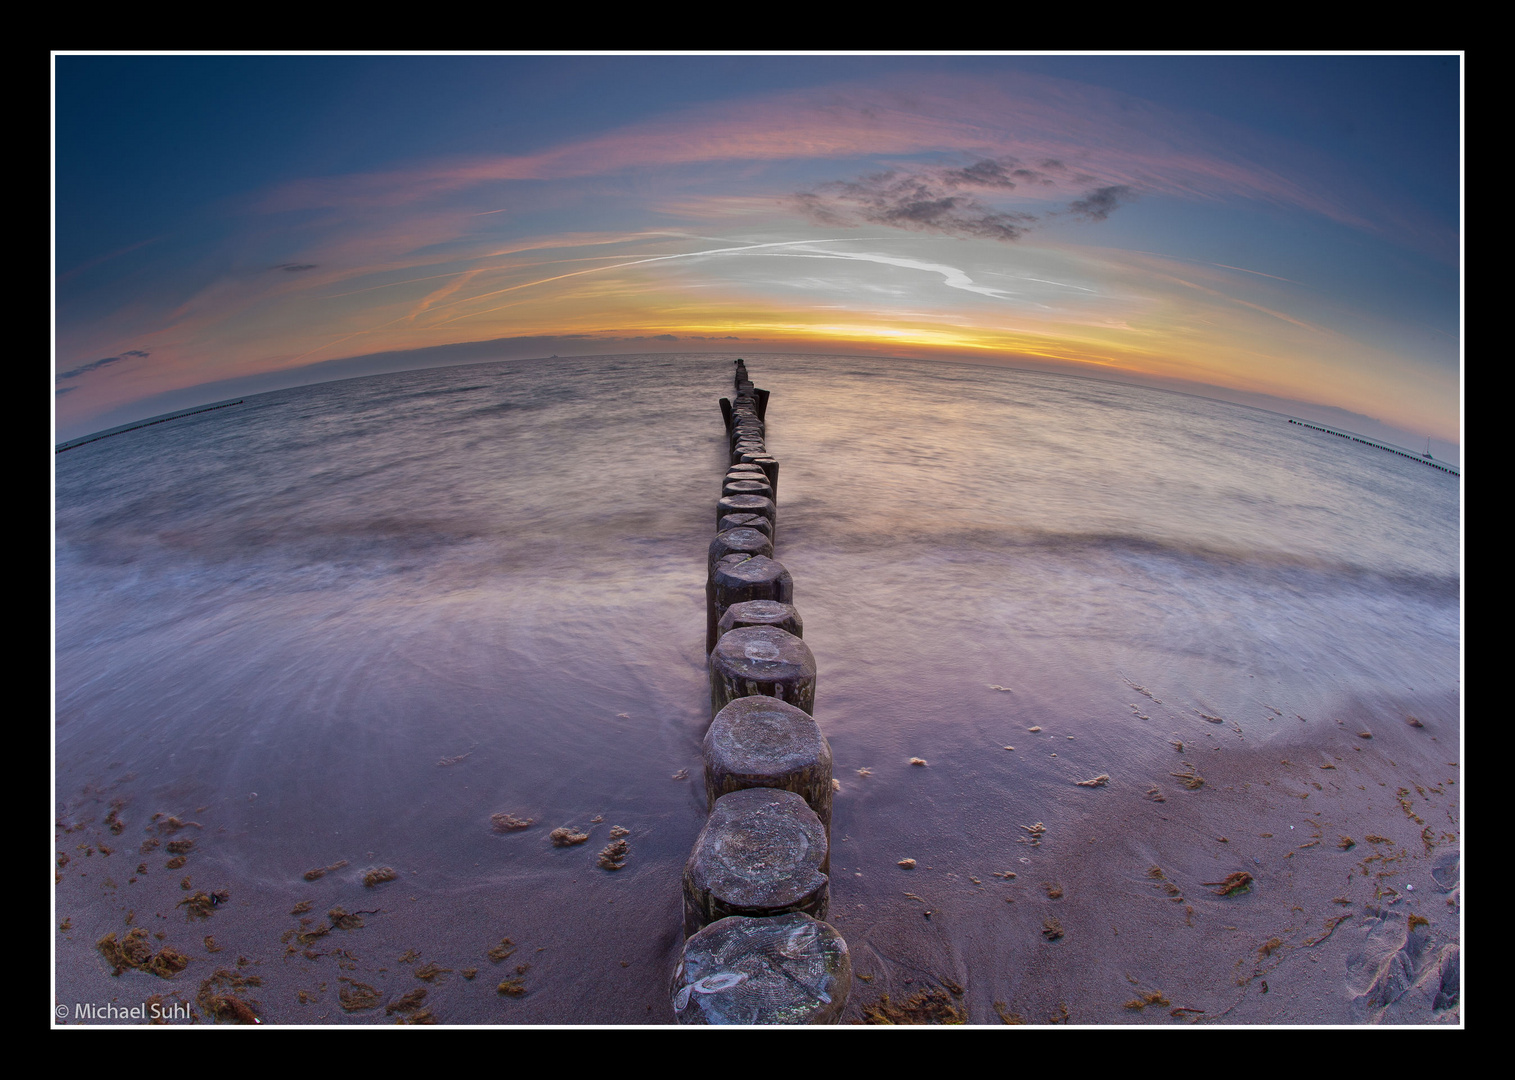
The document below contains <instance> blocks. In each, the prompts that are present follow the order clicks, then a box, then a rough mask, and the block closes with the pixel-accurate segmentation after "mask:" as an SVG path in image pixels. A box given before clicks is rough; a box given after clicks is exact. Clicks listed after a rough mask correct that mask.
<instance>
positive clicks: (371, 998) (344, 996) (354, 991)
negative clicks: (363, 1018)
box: [337, 975, 379, 1012]
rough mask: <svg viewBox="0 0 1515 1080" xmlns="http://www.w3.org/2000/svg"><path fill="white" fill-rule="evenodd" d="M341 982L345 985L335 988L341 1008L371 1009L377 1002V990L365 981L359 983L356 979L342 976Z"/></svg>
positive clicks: (350, 1009)
mask: <svg viewBox="0 0 1515 1080" xmlns="http://www.w3.org/2000/svg"><path fill="white" fill-rule="evenodd" d="M341 981H342V982H345V983H346V984H347V985H346V986H343V987H339V988H338V989H337V998H338V1000H340V1001H341V1002H342V1008H343V1009H344V1010H345V1011H347V1012H362V1011H363V1010H364V1009H372V1008H374V1007H375V1006H377V1005H378V1004H379V992H378V991H377V990H375V989H374V988H373V987H371V986H369V985H368V984H367V983H360V982H358V981H357V980H356V979H349V978H348V977H347V976H345V975H344V976H342V980H341Z"/></svg>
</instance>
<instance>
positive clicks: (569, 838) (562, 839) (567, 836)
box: [548, 828, 589, 847]
mask: <svg viewBox="0 0 1515 1080" xmlns="http://www.w3.org/2000/svg"><path fill="white" fill-rule="evenodd" d="M548 836H549V838H550V839H551V840H552V845H553V847H573V845H575V844H582V843H583V842H584V841H585V840H588V839H589V834H588V833H587V832H574V831H573V830H572V829H570V828H564V829H553V830H552V832H551V833H549V834H548Z"/></svg>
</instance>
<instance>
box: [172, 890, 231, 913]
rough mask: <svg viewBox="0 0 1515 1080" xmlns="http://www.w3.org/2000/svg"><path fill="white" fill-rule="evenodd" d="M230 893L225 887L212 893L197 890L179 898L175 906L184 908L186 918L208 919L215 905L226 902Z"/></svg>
mask: <svg viewBox="0 0 1515 1080" xmlns="http://www.w3.org/2000/svg"><path fill="white" fill-rule="evenodd" d="M230 895H231V894H230V893H228V892H227V891H226V890H225V889H218V890H217V891H215V892H212V893H206V892H197V893H195V895H194V896H191V897H188V898H187V899H184V900H180V901H179V902H178V904H176V905H175V906H176V907H181V908H184V910H185V918H187V919H208V918H210V917H211V914H212V913H213V912H214V911H215V909H216V908H217V906H219V905H221V904H224V903H226V901H227V900H228V899H229V898H230Z"/></svg>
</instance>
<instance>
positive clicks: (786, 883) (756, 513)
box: [670, 360, 852, 1024]
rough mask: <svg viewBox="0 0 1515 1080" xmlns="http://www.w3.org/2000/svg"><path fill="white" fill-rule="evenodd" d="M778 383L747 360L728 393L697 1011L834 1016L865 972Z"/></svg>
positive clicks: (693, 969)
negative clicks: (798, 555) (800, 592)
mask: <svg viewBox="0 0 1515 1080" xmlns="http://www.w3.org/2000/svg"><path fill="white" fill-rule="evenodd" d="M768 399H769V394H768V391H766V390H760V389H758V388H757V387H755V386H754V385H753V384H752V381H751V379H750V378H749V377H748V374H747V366H746V364H745V363H744V362H743V361H741V360H738V361H736V377H735V395H734V398H729V399H728V398H722V399H721V415H722V418H723V419H724V421H725V425H726V435H727V442H728V448H729V451H730V452H729V455H728V461H727V465H728V469H727V473H726V477H725V479H724V481H723V482H722V485H721V496H720V499H719V501H718V502H717V504H716V535H715V538H714V539H713V540H712V541H711V542H710V548H709V552H708V557H707V559H706V567H705V569H706V577H705V606H706V611H705V651H706V653H707V654H708V667H709V674H710V712H711V722H710V726H709V728H708V730H707V731H706V734H705V741H704V768H705V795H706V805H707V809H708V811H709V817H708V818H707V819H706V822H705V827H704V828H703V829H702V830H701V831H700V834H699V837H698V838H697V839H696V840H695V844H694V850H693V851H692V852H691V853H690V855H689V860H688V862H687V863H686V864H685V867H684V875H683V911H684V917H683V931H684V938H685V941H684V948H683V952H682V954H681V956H680V958H679V963H678V966H677V968H676V969H675V971H674V974H673V983H672V987H671V991H670V992H671V996H672V1005H673V1012H674V1016H675V1018H676V1019H677V1021H678V1022H679V1023H681V1024H821V1023H835V1022H836V1021H837V1020H838V1019H839V1018H840V1016H841V1012H842V1009H843V1008H844V1007H845V1005H846V1002H847V995H848V992H849V991H850V989H851V984H852V965H851V958H850V956H849V955H848V951H847V943H846V942H845V941H844V940H843V939H842V936H841V935H840V934H839V933H838V932H837V931H836V928H835V927H833V926H831V925H830V924H829V923H827V922H826V916H827V911H828V908H829V905H830V899H831V892H830V888H831V883H830V871H831V797H832V792H833V790H834V784H835V781H834V780H833V778H832V759H831V747H830V744H829V743H827V741H826V737H825V736H824V735H823V734H822V733H821V730H820V728H819V726H818V725H817V724H816V722H815V719H814V712H815V684H816V668H815V657H814V656H813V655H812V654H811V652H810V647H809V646H808V645H807V644H806V643H805V641H804V636H803V635H804V623H803V620H801V618H800V614H799V611H798V610H797V609H796V608H795V606H794V602H793V601H794V580H793V578H792V577H791V576H790V574H789V571H788V570H786V569H785V568H784V566H783V564H781V563H780V562H778V561H777V560H776V558H775V541H776V539H777V536H778V484H779V462H778V459H777V458H776V457H774V456H773V455H771V454H769V453H768V449H767V444H766V439H765V435H764V432H765V421H766V417H767V411H768Z"/></svg>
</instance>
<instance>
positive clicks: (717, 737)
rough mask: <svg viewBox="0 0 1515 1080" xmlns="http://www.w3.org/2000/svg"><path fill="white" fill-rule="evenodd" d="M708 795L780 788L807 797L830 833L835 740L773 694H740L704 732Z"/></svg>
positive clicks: (708, 797) (709, 798)
mask: <svg viewBox="0 0 1515 1080" xmlns="http://www.w3.org/2000/svg"><path fill="white" fill-rule="evenodd" d="M704 753H705V798H706V802H707V803H708V805H709V806H710V807H712V808H713V807H714V806H715V803H716V800H717V799H719V798H720V797H721V796H723V795H728V794H730V793H731V792H733V791H741V790H743V789H744V788H758V787H763V788H782V789H783V790H785V791H792V792H794V793H795V794H796V795H798V796H799V797H800V798H802V799H804V800H805V803H806V805H808V806H809V807H810V809H812V810H814V811H815V814H816V816H817V817H818V818H820V819H821V824H822V825H824V826H825V827H826V835H827V836H828V837H829V836H830V835H831V794H832V791H831V744H830V743H828V742H827V741H826V736H824V735H822V734H821V729H820V727H819V726H818V725H817V724H816V722H815V720H813V719H812V718H811V717H810V716H809V715H808V714H807V713H805V712H803V711H801V710H800V709H797V708H795V707H794V706H793V705H790V704H789V703H788V702H786V701H780V700H778V699H777V698H771V697H744V698H737V699H736V700H735V701H733V702H731V703H730V704H729V705H727V706H726V707H725V708H724V709H722V710H721V711H720V712H718V713H716V716H715V719H714V720H713V721H711V724H710V730H709V731H707V732H705V746H704Z"/></svg>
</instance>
